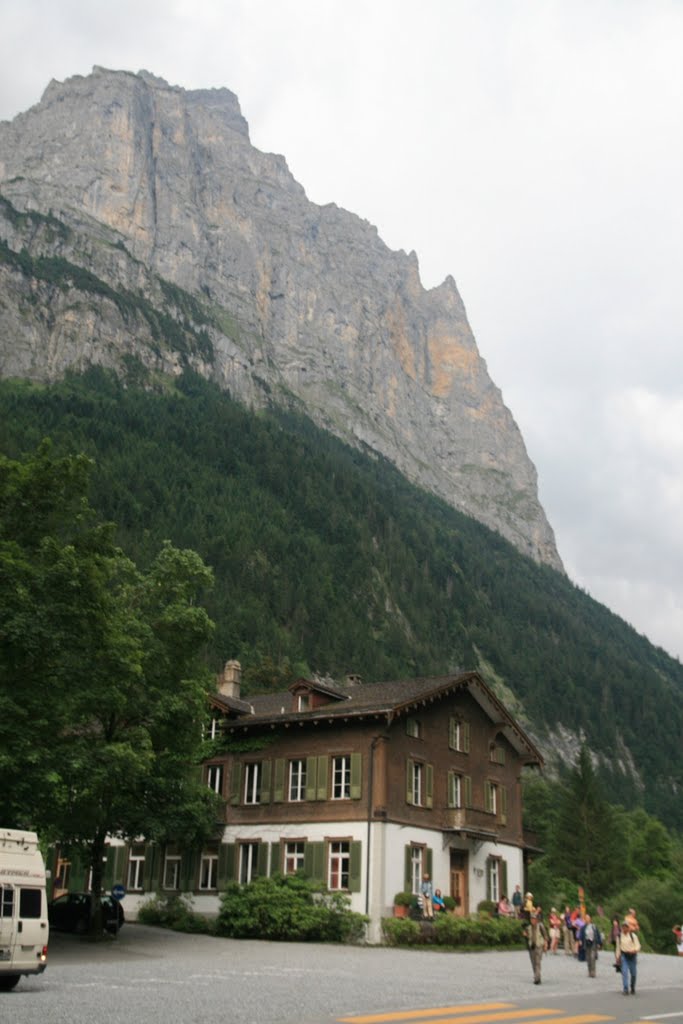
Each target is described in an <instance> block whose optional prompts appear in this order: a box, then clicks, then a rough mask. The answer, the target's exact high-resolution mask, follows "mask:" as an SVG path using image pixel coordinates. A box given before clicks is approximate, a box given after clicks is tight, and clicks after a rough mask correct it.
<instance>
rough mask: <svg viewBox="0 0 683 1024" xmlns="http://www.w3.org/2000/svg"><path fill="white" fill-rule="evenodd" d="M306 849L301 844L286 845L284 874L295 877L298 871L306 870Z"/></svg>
mask: <svg viewBox="0 0 683 1024" xmlns="http://www.w3.org/2000/svg"><path fill="white" fill-rule="evenodd" d="M304 847H305V844H304V843H301V842H295V843H285V862H284V873H285V874H286V875H295V874H296V873H297V871H303V870H304V852H305V851H304Z"/></svg>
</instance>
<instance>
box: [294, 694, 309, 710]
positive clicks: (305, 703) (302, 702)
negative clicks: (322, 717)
mask: <svg viewBox="0 0 683 1024" xmlns="http://www.w3.org/2000/svg"><path fill="white" fill-rule="evenodd" d="M310 710H311V695H310V693H300V694H299V697H298V700H297V711H310Z"/></svg>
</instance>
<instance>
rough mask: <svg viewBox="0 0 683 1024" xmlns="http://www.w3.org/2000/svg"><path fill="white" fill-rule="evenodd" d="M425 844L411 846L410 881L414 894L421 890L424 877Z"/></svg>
mask: <svg viewBox="0 0 683 1024" xmlns="http://www.w3.org/2000/svg"><path fill="white" fill-rule="evenodd" d="M424 862H425V860H424V846H411V847H410V882H411V885H412V892H413V894H417V893H419V892H420V887H421V885H422V879H423V877H424Z"/></svg>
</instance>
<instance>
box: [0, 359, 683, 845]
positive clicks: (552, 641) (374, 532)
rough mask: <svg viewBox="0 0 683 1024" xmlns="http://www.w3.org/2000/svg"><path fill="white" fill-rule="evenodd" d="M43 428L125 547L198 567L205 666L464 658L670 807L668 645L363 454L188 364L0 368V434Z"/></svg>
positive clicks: (278, 679)
mask: <svg viewBox="0 0 683 1024" xmlns="http://www.w3.org/2000/svg"><path fill="white" fill-rule="evenodd" d="M46 436H49V437H51V438H52V439H53V442H54V444H55V446H56V447H57V448H58V450H59V451H86V452H87V453H89V454H90V455H91V456H92V457H93V459H94V460H95V468H94V471H93V477H92V494H91V500H92V502H93V504H94V505H95V506H96V507H97V508H98V509H99V510H100V511H101V513H102V514H103V515H104V516H105V517H106V518H109V519H112V520H113V521H115V522H116V523H117V525H118V530H119V538H120V543H121V546H122V547H123V548H124V549H125V550H126V551H127V552H129V553H130V554H131V555H132V556H133V557H134V558H135V559H136V561H138V562H139V563H140V564H142V565H144V564H145V563H146V561H148V560H149V558H150V557H151V555H152V553H153V552H155V551H157V550H158V547H159V544H160V542H161V541H162V540H163V539H165V538H168V539H170V540H172V541H173V543H174V544H176V545H179V546H184V547H191V548H194V549H195V550H197V551H198V552H199V553H200V554H201V555H202V557H203V558H204V559H205V560H206V562H207V563H208V564H209V565H210V566H211V567H212V568H213V570H214V572H215V575H216V586H215V590H214V593H213V596H212V598H211V604H210V607H209V611H210V614H211V616H212V617H213V619H214V620H215V622H216V625H217V629H216V634H215V638H214V644H213V648H212V650H211V651H210V652H209V653H208V657H209V659H210V662H211V666H212V667H213V668H216V669H217V668H219V667H220V666H221V664H222V662H223V661H224V660H225V659H226V658H228V657H237V658H239V659H240V660H241V661H242V662H243V665H244V667H245V678H246V679H247V680H251V685H252V686H258V685H261V686H263V685H268V684H269V682H272V683H273V684H275V685H277V686H281V685H282V682H283V678H284V679H286V678H287V676H288V674H292V673H302V672H306V673H308V672H318V673H322V674H325V673H330V674H332V675H333V676H337V677H339V676H341V675H343V674H344V673H346V672H350V671H353V672H357V673H359V674H360V675H361V676H362V677H363V678H364V679H365V680H367V681H372V680H378V679H390V678H396V677H404V676H409V675H413V674H414V675H423V674H430V673H440V672H445V671H450V670H453V669H455V668H456V667H461V668H464V669H467V668H479V669H480V671H482V672H483V674H484V675H485V677H486V678H487V680H488V681H489V682H490V683H491V684H492V685H493V686H494V687H495V688H496V689H497V690H498V692H499V693H500V695H501V696H502V698H503V699H504V700H505V701H506V702H507V703H508V704H509V706H510V707H511V709H512V710H513V711H514V712H515V713H516V714H518V715H519V716H520V718H521V719H522V720H523V721H524V723H525V724H526V725H527V727H528V728H529V729H530V731H531V732H532V733H533V734H534V735H535V736H536V737H537V738H538V740H539V742H540V744H541V746H542V749H543V750H544V751H545V753H546V756H547V758H548V762H549V766H550V767H553V764H554V762H558V763H562V762H563V761H564V762H565V763H566V762H567V761H568V760H571V758H572V757H573V755H574V754H575V752H576V750H577V749H578V746H579V743H580V742H581V741H584V740H585V742H586V743H587V745H588V747H589V749H590V751H591V752H592V754H594V755H595V756H597V757H598V758H599V763H600V774H601V777H602V778H603V780H604V783H605V787H606V792H607V793H608V794H609V796H610V798H611V799H613V800H615V801H621V802H623V803H625V804H626V805H627V806H630V805H632V804H634V803H637V802H640V801H642V802H643V803H644V806H645V807H646V808H647V809H648V810H649V811H650V812H651V813H653V814H656V815H658V816H659V817H661V819H662V820H663V821H665V822H666V823H667V824H668V825H669V826H672V827H683V802H682V801H681V799H680V792H681V784H682V783H683V769H682V768H681V765H680V758H679V756H678V753H679V748H680V737H681V735H682V734H683V711H682V708H683V700H682V698H683V668H682V667H681V665H680V663H679V662H678V661H675V660H674V659H672V658H670V657H669V656H668V655H667V654H666V653H665V652H664V651H662V650H661V649H658V648H655V647H653V646H652V645H651V644H650V643H649V642H648V641H647V640H646V639H645V638H644V637H641V636H639V635H638V634H637V633H636V632H635V631H634V630H633V629H632V628H631V627H630V626H628V625H627V624H626V623H624V622H623V621H622V620H621V619H619V618H618V617H617V616H616V615H614V614H613V613H612V612H610V611H609V610H608V609H607V608H605V607H603V606H602V605H600V604H598V603H597V602H596V601H594V600H592V599H591V598H590V597H589V596H587V595H586V594H585V593H583V592H582V591H581V590H579V589H578V588H577V587H575V586H574V585H573V584H572V583H571V582H570V581H569V580H568V579H567V578H566V577H565V576H564V575H563V574H561V573H560V572H557V571H555V570H554V569H551V568H549V567H548V566H543V565H539V564H537V563H535V562H534V561H532V560H531V559H529V558H526V557H525V556H523V555H521V554H520V553H519V552H518V551H517V550H516V549H515V548H514V547H513V546H512V545H511V544H510V543H508V542H507V541H505V540H504V539H503V538H502V537H501V536H500V535H499V534H497V533H494V532H492V531H490V530H488V529H487V528H486V527H485V526H483V525H482V524H480V523H478V522H476V521H475V520H473V519H470V518H468V517H467V516H464V515H462V514H460V513H458V512H457V511H455V510H454V509H453V508H451V507H450V506H449V505H447V504H446V503H445V502H443V501H441V500H439V499H437V498H435V497H433V496H430V495H428V494H426V493H424V492H422V491H420V490H419V489H417V488H415V487H413V486H412V485H411V484H409V483H408V482H406V480H405V479H404V478H403V477H402V476H401V475H400V474H399V473H398V471H397V470H396V469H395V468H393V467H392V466H391V465H390V464H389V463H388V462H386V461H385V460H383V459H382V458H380V457H377V456H376V455H375V454H372V453H368V454H364V453H363V452H361V451H359V450H358V449H352V448H349V447H346V446H345V445H344V444H342V443H341V442H340V441H338V440H336V439H335V438H333V437H332V436H331V435H330V434H327V433H325V432H323V431H320V430H319V429H318V428H317V427H315V426H314V425H313V424H312V423H311V422H310V421H309V420H307V419H305V418H303V417H300V416H295V415H293V414H287V413H284V412H283V411H282V410H278V409H273V410H270V411H264V412H261V413H258V414H256V413H253V412H249V411H247V410H246V409H245V408H244V407H243V406H241V405H239V404H237V403H235V402H233V401H232V400H231V399H230V398H229V397H228V396H227V395H225V393H222V392H220V391H219V390H218V389H217V388H216V387H214V386H213V385H211V384H208V383H207V382H206V381H205V380H203V379H202V378H200V377H198V376H196V375H193V374H189V373H186V374H185V375H184V376H183V377H181V378H180V379H179V380H178V381H177V383H176V385H170V384H168V383H166V386H165V390H160V391H158V392H153V391H150V390H146V391H142V390H139V391H138V390H135V389H132V388H128V389H124V388H123V387H122V385H121V384H120V382H119V381H117V379H116V377H115V376H114V375H110V374H109V373H108V372H105V371H101V370H100V371H95V370H93V371H90V372H89V373H87V374H86V375H85V376H83V377H69V378H67V379H66V380H65V381H62V382H60V383H57V384H54V385H50V386H37V385H32V384H28V383H26V382H16V381H2V382H0V451H1V452H2V453H3V454H5V455H8V456H10V457H13V458H16V457H19V456H20V454H21V453H22V452H26V451H29V450H32V449H33V448H34V447H35V446H36V445H37V444H38V443H39V442H40V440H41V439H42V438H44V437H46Z"/></svg>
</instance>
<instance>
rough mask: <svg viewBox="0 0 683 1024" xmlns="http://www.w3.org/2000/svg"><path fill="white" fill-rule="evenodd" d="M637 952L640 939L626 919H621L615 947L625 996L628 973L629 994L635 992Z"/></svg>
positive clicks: (627, 986) (638, 951)
mask: <svg viewBox="0 0 683 1024" xmlns="http://www.w3.org/2000/svg"><path fill="white" fill-rule="evenodd" d="M638 953H640V939H639V938H638V936H637V934H636V932H633V931H631V929H630V928H629V925H628V921H622V924H621V934H620V935H619V944H618V948H617V963H618V964H619V965H620V967H621V983H622V987H623V992H624V995H625V996H627V995H628V988H629V984H628V983H629V975H630V976H631V995H632V996H634V995H635V994H636V974H637V969H638Z"/></svg>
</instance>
